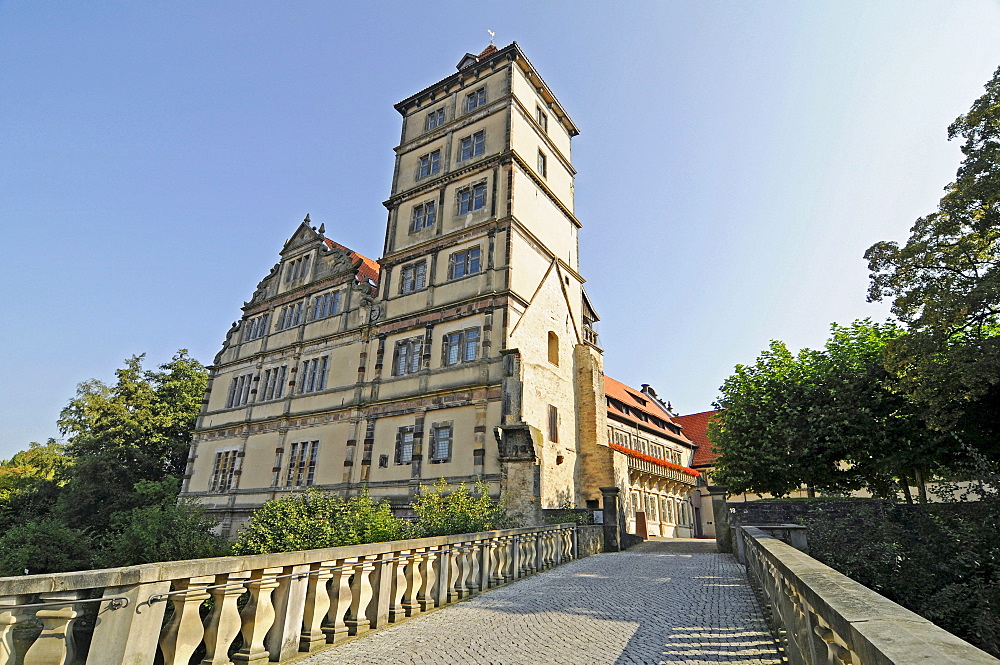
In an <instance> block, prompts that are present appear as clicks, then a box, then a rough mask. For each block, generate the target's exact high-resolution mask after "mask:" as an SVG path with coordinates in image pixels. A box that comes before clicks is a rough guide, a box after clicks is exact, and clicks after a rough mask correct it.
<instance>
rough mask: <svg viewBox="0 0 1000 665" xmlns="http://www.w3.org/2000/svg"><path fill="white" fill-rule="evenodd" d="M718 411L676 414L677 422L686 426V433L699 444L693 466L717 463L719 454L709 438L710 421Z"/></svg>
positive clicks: (675, 420) (675, 419)
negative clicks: (685, 414)
mask: <svg viewBox="0 0 1000 665" xmlns="http://www.w3.org/2000/svg"><path fill="white" fill-rule="evenodd" d="M717 413H718V411H702V412H701V413H692V414H690V415H687V416H674V418H673V420H674V422H675V423H677V424H678V425H680V426H681V427H683V428H684V435H685V436H687V438H689V439H691V440H692V441H694V442H695V443H696V444H698V449H697V450H695V451H694V461H693V462H692V463H691V466H693V467H695V468H697V467H700V466H711V465H712V464H714V463H715V460H716V458H718V457H719V454H718V453H717V452H715V451H714V450H712V444H711V442H710V441H709V440H708V423H709V422H710V421H711V420H712V418H713V417H714V416H715V414H717Z"/></svg>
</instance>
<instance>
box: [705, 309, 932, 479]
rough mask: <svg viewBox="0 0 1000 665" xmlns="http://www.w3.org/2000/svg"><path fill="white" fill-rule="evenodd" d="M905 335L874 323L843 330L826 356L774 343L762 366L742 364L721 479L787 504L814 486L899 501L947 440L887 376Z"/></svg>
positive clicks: (719, 435)
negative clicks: (891, 346)
mask: <svg viewBox="0 0 1000 665" xmlns="http://www.w3.org/2000/svg"><path fill="white" fill-rule="evenodd" d="M902 334H903V332H902V330H901V329H900V328H898V327H897V326H895V325H893V324H891V323H885V324H878V323H873V322H872V321H870V320H868V319H865V320H861V321H855V322H854V323H852V324H851V325H850V326H839V325H836V324H834V325H833V326H832V327H831V337H830V339H829V340H827V343H826V345H825V348H824V349H823V350H820V351H816V350H812V349H803V350H802V351H800V352H799V353H798V354H793V353H792V352H791V351H789V350H788V348H787V347H786V346H785V345H784V344H783V343H782V342H778V341H774V342H771V345H770V347H769V348H768V349H767V350H766V351H764V352H763V353H762V354H761V355H760V357H758V358H757V360H756V362H755V363H754V364H753V365H751V366H744V365H738V366H737V367H736V371H735V373H734V374H733V375H732V376H730V377H729V378H728V379H726V382H725V383H724V384H723V386H722V388H721V392H722V396H721V397H720V398H719V400H718V401H717V402H716V403H715V406H716V408H718V409H720V410H721V412H720V414H719V416H718V417H716V418H714V419H713V421H712V423H711V424H710V428H709V436H710V438H711V440H712V443H713V445H714V446H715V447H716V448H717V449H718V450H719V452H720V453H721V456H720V458H719V459H718V461H717V462H716V470H715V477H716V479H717V481H718V482H719V483H721V484H724V485H728V486H729V488H730V491H732V492H735V493H740V492H756V493H769V494H772V495H775V496H784V495H786V494H788V493H790V492H792V491H795V490H797V489H799V488H800V487H801V486H802V485H806V486H807V487H808V488H810V489H811V490H821V491H825V492H831V493H837V492H847V491H851V490H857V489H860V488H862V487H867V488H868V489H870V490H871V491H872V492H873V493H875V494H877V495H881V496H890V495H891V496H894V495H895V491H894V487H893V479H894V477H896V478H898V477H902V476H905V475H906V474H907V473H908V472H910V471H912V470H913V469H914V467H916V468H917V469H919V470H921V471H922V470H923V469H925V468H927V467H932V466H934V465H936V464H937V463H938V461H937V460H938V458H937V457H935V455H939V454H940V455H943V454H944V450H943V449H942V448H941V447H940V445H938V444H939V443H940V442H939V441H938V439H940V437H937V436H934V435H932V433H931V432H929V431H928V430H927V429H926V427H925V426H924V423H923V422H922V421H921V420H920V418H919V417H918V416H917V415H916V413H915V411H914V409H913V408H912V407H911V406H910V405H909V403H908V402H907V401H906V400H905V398H903V397H901V396H899V395H897V394H896V393H894V392H893V390H892V377H891V376H890V375H889V374H888V373H887V372H886V371H885V369H884V368H883V363H882V359H883V354H884V349H885V346H886V345H887V344H888V343H889V342H891V341H892V340H895V339H898V338H899V337H900V336H901V335H902Z"/></svg>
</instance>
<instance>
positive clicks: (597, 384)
mask: <svg viewBox="0 0 1000 665" xmlns="http://www.w3.org/2000/svg"><path fill="white" fill-rule="evenodd" d="M395 108H396V109H397V110H398V111H399V113H400V114H401V116H402V132H401V139H400V144H399V145H398V146H397V147H396V148H395V168H394V171H393V178H392V191H391V192H390V197H389V199H388V200H387V201H385V206H386V208H387V209H388V219H387V225H386V234H385V243H384V248H383V257H382V258H381V259H380V260H379V261H378V262H377V269H375V270H373V267H374V266H375V265H376V264H375V262H372V261H370V260H369V259H366V258H365V257H363V256H361V255H359V254H357V253H356V252H352V251H351V250H349V249H346V248H344V247H342V246H340V245H337V244H336V243H334V242H333V241H332V240H329V239H327V238H325V237H324V234H323V232H324V229H323V227H322V226H321V227H320V228H319V229H318V230H317V229H316V227H313V226H312V225H311V222H310V221H309V220H308V219H307V220H306V222H304V223H303V224H302V225H300V226H299V228H298V229H297V230H296V232H295V233H294V234H293V236H292V238H290V239H289V241H288V242H286V244H285V247H284V249H283V250H282V252H281V261H280V262H279V264H278V265H276V266H275V268H274V269H272V271H271V274H270V275H268V276H267V277H265V279H264V280H263V281H262V282H261V284H260V285H258V289H257V291H256V292H255V293H254V296H253V298H252V299H251V301H250V302H248V303H246V304H245V306H244V315H243V318H242V320H241V321H240V322H239V323H238V324H237V325H236V326H235V327H234V329H233V330H231V331H230V334H229V335H228V337H227V341H226V344H225V346H224V348H223V350H222V352H220V354H219V356H218V357H217V358H216V362H215V364H214V365H213V368H212V378H211V383H210V388H209V394H208V395H207V396H206V405H205V409H204V410H203V412H202V416H201V418H200V419H199V424H198V428H197V431H196V434H195V440H194V443H193V445H192V455H191V461H190V465H189V475H190V478H189V479H188V481H187V482H186V483H185V493H186V494H187V495H189V496H192V497H195V498H198V499H199V500H200V501H202V502H203V503H205V504H206V506H207V507H209V508H210V509H211V510H214V511H217V512H220V513H223V515H224V516H227V517H229V518H230V520H231V522H232V524H233V525H234V526H236V525H238V522H239V521H241V520H242V518H243V517H244V516H245V514H246V513H247V511H249V510H250V509H252V508H254V507H256V506H258V505H260V503H262V502H263V501H264V500H267V499H269V498H273V497H275V496H278V495H280V494H281V493H283V492H286V491H294V490H296V489H299V488H301V487H303V486H306V485H315V486H317V487H319V488H321V489H325V490H328V491H335V492H340V493H353V492H357V491H359V490H360V488H361V487H362V486H364V487H367V488H368V490H369V491H370V492H371V494H372V495H373V496H375V497H384V498H386V499H388V500H390V501H391V502H392V503H393V504H394V505H395V506H397V507H398V508H399V509H400V510H405V509H406V506H407V504H408V502H409V500H410V498H411V497H412V495H413V494H414V493H415V492H417V491H418V490H419V487H420V485H422V484H424V485H425V484H429V483H433V482H435V481H436V480H437V479H439V478H444V479H445V480H446V481H447V482H449V483H450V484H453V485H454V484H457V483H460V482H466V483H468V482H472V481H475V480H476V479H482V480H484V481H485V482H487V483H488V484H489V486H490V489H491V492H492V493H500V492H501V491H502V492H503V494H504V496H505V498H506V500H507V502H508V506H509V508H510V510H511V512H513V513H514V514H516V515H519V516H520V517H521V518H522V520H524V521H525V522H534V521H537V520H538V519H539V518H540V514H539V513H538V511H539V510H540V509H542V508H557V507H560V506H563V505H566V504H569V505H573V506H577V505H579V506H582V505H583V502H584V501H585V500H587V499H593V498H595V497H597V496H600V493H599V491H598V489H597V487H596V486H595V487H590V486H589V485H590V484H591V483H590V482H588V481H587V479H588V478H594V479H596V478H597V477H599V476H600V477H602V478H603V475H602V474H601V473H599V472H598V471H595V470H594V469H593V468H589V467H588V465H590V466H593V465H594V464H598V465H599V466H606V465H607V463H608V462H607V460H606V459H605V457H606V455H604V456H602V455H601V454H599V453H600V452H601V451H597V452H598V454H597V455H596V456H595V455H591V454H589V452H588V451H593V450H594V446H595V445H597V443H598V441H599V440H600V439H601V438H606V434H605V430H606V413H605V404H604V396H603V387H602V385H601V384H602V380H603V372H602V371H601V354H600V349H599V348H598V347H597V337H596V334H594V332H593V330H592V328H591V325H592V324H593V322H594V321H596V320H597V315H596V313H595V312H594V311H593V308H592V307H591V306H590V303H589V301H588V300H587V298H586V296H585V294H584V292H583V288H582V284H583V281H584V280H583V278H582V277H581V275H580V270H579V258H578V244H577V234H578V232H579V229H580V226H581V225H580V222H579V221H578V220H577V219H576V217H575V216H574V213H573V179H574V175H575V171H574V169H573V166H572V163H571V141H572V139H573V137H574V136H576V135H577V134H578V133H579V132H578V130H577V128H576V126H575V125H574V124H573V121H572V120H571V119H570V118H569V116H568V115H567V114H566V112H565V110H564V109H563V108H562V106H561V105H560V104H559V102H558V100H556V98H555V96H554V95H553V94H552V92H551V90H550V89H549V88H548V86H547V85H546V84H545V82H544V81H543V80H542V78H541V77H540V76H539V75H538V72H537V71H536V70H535V68H534V67H533V66H532V65H531V63H530V62H529V61H528V60H527V58H526V57H525V56H524V54H523V53H522V52H521V50H520V48H519V47H518V45H517V44H516V43H514V44H511V45H509V46H507V47H504V48H502V49H497V48H495V47H493V46H492V45H491V46H490V47H489V48H487V49H486V50H485V51H483V52H482V53H481V54H479V55H478V56H476V55H472V54H466V55H465V57H464V58H462V60H461V62H459V64H458V70H457V71H456V72H455V73H453V74H451V75H450V76H448V77H447V78H445V79H442V80H441V81H438V82H437V83H435V84H433V85H431V86H429V87H427V88H425V89H423V90H421V91H420V92H418V93H416V94H414V95H412V96H410V97H408V98H407V99H405V100H403V101H402V102H400V103H398V104H396V107H395ZM376 272H377V274H376ZM276 385H284V386H286V388H285V389H284V390H278V389H276V388H275V386H276ZM588 460H589V461H588Z"/></svg>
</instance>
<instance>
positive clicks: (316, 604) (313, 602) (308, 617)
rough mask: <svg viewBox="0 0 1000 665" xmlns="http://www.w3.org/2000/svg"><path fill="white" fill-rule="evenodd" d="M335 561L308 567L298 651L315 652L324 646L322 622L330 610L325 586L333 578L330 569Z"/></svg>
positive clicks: (328, 595)
mask: <svg viewBox="0 0 1000 665" xmlns="http://www.w3.org/2000/svg"><path fill="white" fill-rule="evenodd" d="M335 564H336V562H335V561H322V562H320V563H314V564H311V565H310V566H309V582H308V586H307V587H306V606H305V612H304V613H303V615H302V637H301V638H300V639H299V651H306V652H309V651H315V650H316V649H319V648H320V647H322V646H324V645H326V634H325V633H324V632H323V621H324V620H325V619H326V613H327V612H328V611H329V610H330V591H329V590H328V589H327V584H328V583H329V582H330V580H331V579H332V578H333V571H332V570H331V568H333V566H334V565H335Z"/></svg>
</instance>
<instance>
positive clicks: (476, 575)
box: [465, 540, 483, 596]
mask: <svg viewBox="0 0 1000 665" xmlns="http://www.w3.org/2000/svg"><path fill="white" fill-rule="evenodd" d="M482 551H483V543H482V541H480V540H477V541H475V542H474V543H472V544H471V545H470V546H469V575H468V576H467V577H466V578H465V592H466V594H468V595H469V596H474V595H476V594H477V593H479V583H480V578H481V577H482V572H480V571H481V569H480V565H479V558H480V556H482Z"/></svg>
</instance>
